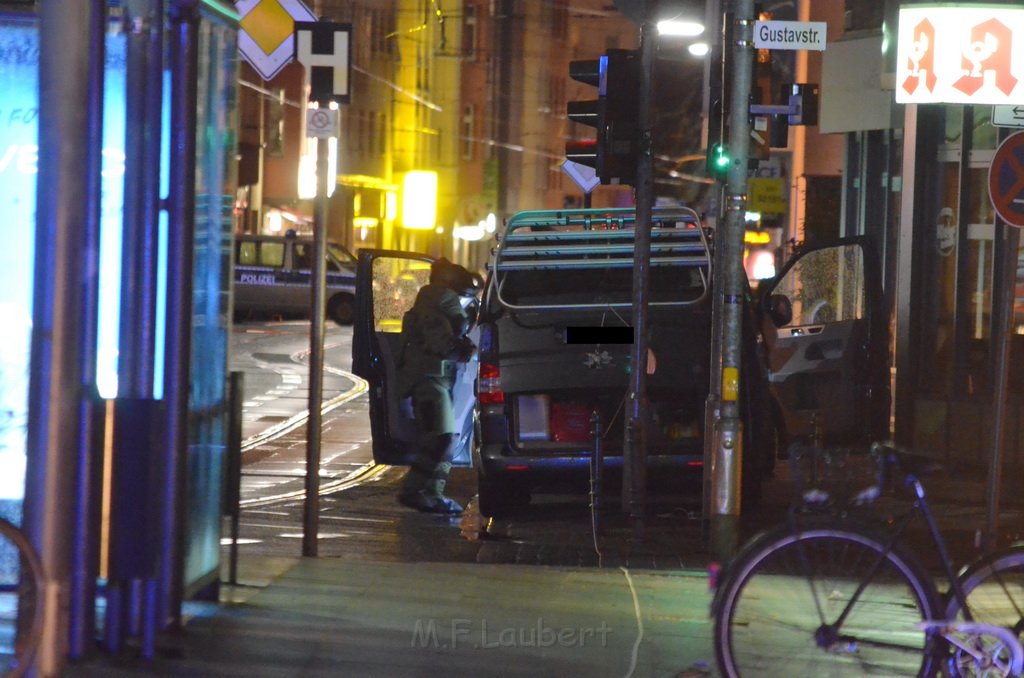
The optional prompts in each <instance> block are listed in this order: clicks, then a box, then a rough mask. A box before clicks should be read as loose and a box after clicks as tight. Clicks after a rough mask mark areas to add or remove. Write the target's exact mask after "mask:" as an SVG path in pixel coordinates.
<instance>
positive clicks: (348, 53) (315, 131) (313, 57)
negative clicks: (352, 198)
mask: <svg viewBox="0 0 1024 678" xmlns="http://www.w3.org/2000/svg"><path fill="white" fill-rule="evenodd" d="M351 34H352V25H351V24H338V23H330V22H326V21H318V22H304V21H303V22H300V21H297V22H295V42H294V50H295V58H296V60H297V61H299V63H301V64H302V65H303V67H304V68H305V69H306V81H307V83H309V85H310V97H309V98H310V103H311V104H316V108H313V109H312V110H310V111H309V112H308V116H307V125H306V132H307V135H308V136H315V137H317V145H316V198H315V203H314V209H313V267H312V278H313V280H312V291H311V295H310V296H311V304H310V305H311V309H310V320H311V322H310V330H309V405H308V407H309V419H308V421H307V425H306V479H305V481H306V482H305V488H306V497H305V502H304V503H303V519H302V555H304V556H311V557H315V556H316V555H317V539H318V536H319V531H320V428H321V425H322V423H323V422H322V417H321V412H320V410H321V406H322V404H323V378H324V335H325V330H324V323H325V322H326V319H325V318H324V312H325V306H326V303H325V302H326V296H327V269H326V266H327V261H326V260H327V204H328V203H327V201H328V192H329V190H328V189H329V187H330V184H329V183H328V182H329V181H336V179H335V178H334V177H331V176H328V172H329V169H330V168H329V160H330V158H329V156H328V147H329V140H330V138H331V137H332V136H334V137H337V136H338V129H337V128H338V124H337V121H338V111H337V110H336V109H335V108H332V107H331V106H332V104H335V105H336V104H338V103H348V102H349V83H350V82H351V81H352V79H351V77H349V76H350V73H349V71H350V69H351V62H352V41H351V39H350V38H351Z"/></svg>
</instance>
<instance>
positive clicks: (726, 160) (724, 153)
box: [707, 144, 732, 179]
mask: <svg viewBox="0 0 1024 678" xmlns="http://www.w3.org/2000/svg"><path fill="white" fill-rule="evenodd" d="M707 163H708V164H707V168H708V172H709V173H711V174H712V175H714V176H716V177H718V178H719V179H722V178H724V177H725V174H726V172H727V171H728V170H729V165H730V164H732V158H730V157H729V150H728V149H727V148H726V147H725V146H724V145H723V144H715V145H714V146H712V147H711V150H710V152H709V153H708V158H707Z"/></svg>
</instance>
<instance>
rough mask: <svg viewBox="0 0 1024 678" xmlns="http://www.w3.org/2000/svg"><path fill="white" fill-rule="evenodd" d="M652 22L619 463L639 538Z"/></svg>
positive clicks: (643, 61) (643, 483) (646, 44)
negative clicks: (625, 414) (630, 369)
mask: <svg viewBox="0 0 1024 678" xmlns="http://www.w3.org/2000/svg"><path fill="white" fill-rule="evenodd" d="M655 33H656V31H655V30H654V23H653V17H648V18H647V19H646V20H645V21H644V22H643V24H641V26H640V73H641V75H640V96H639V101H638V106H637V126H638V128H639V131H640V135H639V137H640V139H639V142H640V143H639V153H638V154H637V160H636V163H637V164H636V183H635V189H636V191H635V194H636V225H635V226H634V237H635V244H634V247H633V372H632V374H630V389H629V406H630V410H629V412H630V415H629V421H628V423H627V427H626V441H625V444H626V450H625V456H624V458H623V462H622V463H623V483H622V487H623V493H624V496H623V498H622V499H623V509H624V510H626V511H627V512H628V513H629V516H630V518H631V519H632V521H633V528H634V531H635V532H636V534H637V536H638V537H639V536H642V535H643V531H644V513H645V510H646V506H647V425H646V422H647V410H648V405H647V346H648V344H647V296H648V283H649V281H650V274H649V273H650V272H649V268H650V263H651V209H652V207H653V204H654V186H653V181H652V176H653V164H652V163H653V160H652V156H651V153H652V150H651V136H652V135H651V108H652V106H651V100H652V98H653V91H654V87H653V80H654V63H655V57H656V53H655V50H656V48H657V45H656V44H655V41H654V36H655Z"/></svg>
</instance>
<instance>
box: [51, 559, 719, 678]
mask: <svg viewBox="0 0 1024 678" xmlns="http://www.w3.org/2000/svg"><path fill="white" fill-rule="evenodd" d="M240 582H242V583H241V584H240V585H239V586H238V587H231V588H230V589H228V590H226V591H225V592H224V594H225V596H226V597H227V598H228V599H232V600H234V601H235V602H230V603H227V604H224V605H222V606H219V607H218V606H215V605H212V604H208V606H207V608H206V609H205V610H200V609H197V610H195V611H196V612H197V614H196V615H195V616H193V617H192V618H191V619H190V620H189V622H188V624H187V626H186V629H185V634H184V637H183V638H182V639H181V647H180V652H179V653H178V654H180V656H175V657H165V656H160V657H158V658H156V659H155V660H153V661H152V662H146V661H143V660H141V659H125V658H123V657H121V658H109V657H106V658H103V659H102V660H96V661H91V662H88V663H86V664H82V665H76V666H73V667H72V669H71V670H70V671H69V673H68V675H71V676H104V677H106V676H137V675H157V676H190V677H191V676H246V677H256V676H267V677H270V676H273V677H275V678H277V677H281V676H332V677H333V676H365V677H367V678H376V677H380V678H385V677H388V678H392V677H401V676H410V677H415V676H424V677H426V676H429V677H431V678H436V677H437V676H567V675H574V674H576V675H583V676H637V677H640V676H644V677H647V676H652V677H653V676H680V675H683V676H687V675H693V676H699V675H705V674H707V673H708V672H709V671H710V670H711V669H710V666H711V665H712V664H713V661H712V657H711V655H710V647H711V645H710V627H709V624H708V619H707V610H708V605H709V602H710V592H709V591H708V584H707V578H706V577H705V576H704V574H703V573H701V572H685V571H677V572H651V571H646V572H631V571H629V570H625V569H595V568H551V567H524V566H515V565H479V564H465V563H455V564H452V563H368V562H358V561H347V560H341V559H325V558H320V559H315V558H303V559H299V558H296V559H291V560H274V561H270V562H262V561H261V559H258V558H251V559H248V561H247V562H246V563H245V570H244V571H243V572H242V576H241V577H240ZM247 594H251V595H247ZM190 607H191V606H190Z"/></svg>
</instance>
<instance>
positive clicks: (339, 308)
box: [327, 294, 355, 325]
mask: <svg viewBox="0 0 1024 678" xmlns="http://www.w3.org/2000/svg"><path fill="white" fill-rule="evenodd" d="M353 304H354V300H353V299H352V297H351V296H350V295H348V294H335V295H334V296H333V297H331V298H330V299H329V300H328V302H327V317H328V318H330V319H331V320H333V321H334V322H336V323H338V324H339V325H351V324H352V321H353V320H354V318H355V309H354V308H353Z"/></svg>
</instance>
